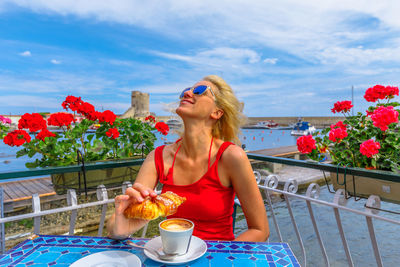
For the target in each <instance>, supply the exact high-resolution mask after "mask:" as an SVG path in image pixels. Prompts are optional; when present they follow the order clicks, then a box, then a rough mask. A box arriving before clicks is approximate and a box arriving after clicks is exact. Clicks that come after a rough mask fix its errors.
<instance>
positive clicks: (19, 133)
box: [3, 130, 31, 146]
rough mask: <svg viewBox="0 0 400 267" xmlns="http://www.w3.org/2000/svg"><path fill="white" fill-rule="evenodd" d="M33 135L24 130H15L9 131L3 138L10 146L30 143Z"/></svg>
mask: <svg viewBox="0 0 400 267" xmlns="http://www.w3.org/2000/svg"><path fill="white" fill-rule="evenodd" d="M30 141H31V137H30V136H29V134H28V133H27V132H26V131H24V130H14V131H12V132H9V133H8V134H7V135H6V136H5V137H4V139H3V142H4V143H5V144H6V145H9V146H21V145H23V144H24V143H25V142H27V143H29V142H30Z"/></svg>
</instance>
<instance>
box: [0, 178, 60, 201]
mask: <svg viewBox="0 0 400 267" xmlns="http://www.w3.org/2000/svg"><path fill="white" fill-rule="evenodd" d="M0 186H1V187H3V192H4V203H8V202H16V201H21V200H27V199H31V198H32V195H33V194H35V193H38V194H39V196H40V197H46V196H52V195H55V194H56V192H54V190H53V185H52V183H51V178H50V177H44V178H36V179H28V180H20V181H12V182H3V183H0Z"/></svg>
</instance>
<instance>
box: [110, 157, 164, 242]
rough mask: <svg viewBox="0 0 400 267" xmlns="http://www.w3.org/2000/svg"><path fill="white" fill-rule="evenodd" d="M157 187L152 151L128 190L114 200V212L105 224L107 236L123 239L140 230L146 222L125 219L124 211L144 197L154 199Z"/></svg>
mask: <svg viewBox="0 0 400 267" xmlns="http://www.w3.org/2000/svg"><path fill="white" fill-rule="evenodd" d="M156 185H157V170H156V168H155V164H154V151H152V152H150V153H149V155H147V157H146V159H145V161H144V162H143V164H142V166H141V167H140V170H139V173H138V175H137V176H136V180H135V183H134V184H133V186H132V187H130V188H128V189H127V190H126V192H125V195H119V196H117V197H116V198H115V212H114V214H113V215H112V216H111V218H110V219H109V220H108V222H107V231H108V235H109V237H111V238H115V239H123V238H127V237H128V236H129V235H131V234H132V233H134V232H136V231H138V230H139V229H140V228H142V227H143V226H144V225H146V223H148V221H146V220H142V219H127V218H125V216H124V214H123V213H124V210H125V209H126V208H127V207H128V206H129V204H131V203H138V202H139V203H140V202H142V201H143V200H144V198H145V197H146V196H152V197H155V196H156V195H157V194H156V193H155V192H154V188H155V186H156Z"/></svg>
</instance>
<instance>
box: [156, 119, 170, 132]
mask: <svg viewBox="0 0 400 267" xmlns="http://www.w3.org/2000/svg"><path fill="white" fill-rule="evenodd" d="M155 127H156V129H157V130H158V131H159V132H160V133H161V134H163V135H167V134H168V131H169V126H168V125H167V124H166V123H164V122H162V121H161V122H157V123H156V125H155Z"/></svg>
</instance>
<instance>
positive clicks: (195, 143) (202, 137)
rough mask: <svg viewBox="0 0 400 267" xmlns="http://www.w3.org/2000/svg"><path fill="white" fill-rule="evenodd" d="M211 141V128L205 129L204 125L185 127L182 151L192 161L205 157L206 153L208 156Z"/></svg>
mask: <svg viewBox="0 0 400 267" xmlns="http://www.w3.org/2000/svg"><path fill="white" fill-rule="evenodd" d="M211 139H212V135H211V128H209V127H204V125H202V126H200V125H197V126H196V125H193V124H190V125H185V132H184V134H183V135H182V143H181V150H182V151H183V152H184V153H185V154H186V156H187V157H189V158H192V159H196V158H198V157H200V156H204V153H206V154H207V155H208V152H209V150H210V144H211Z"/></svg>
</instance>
